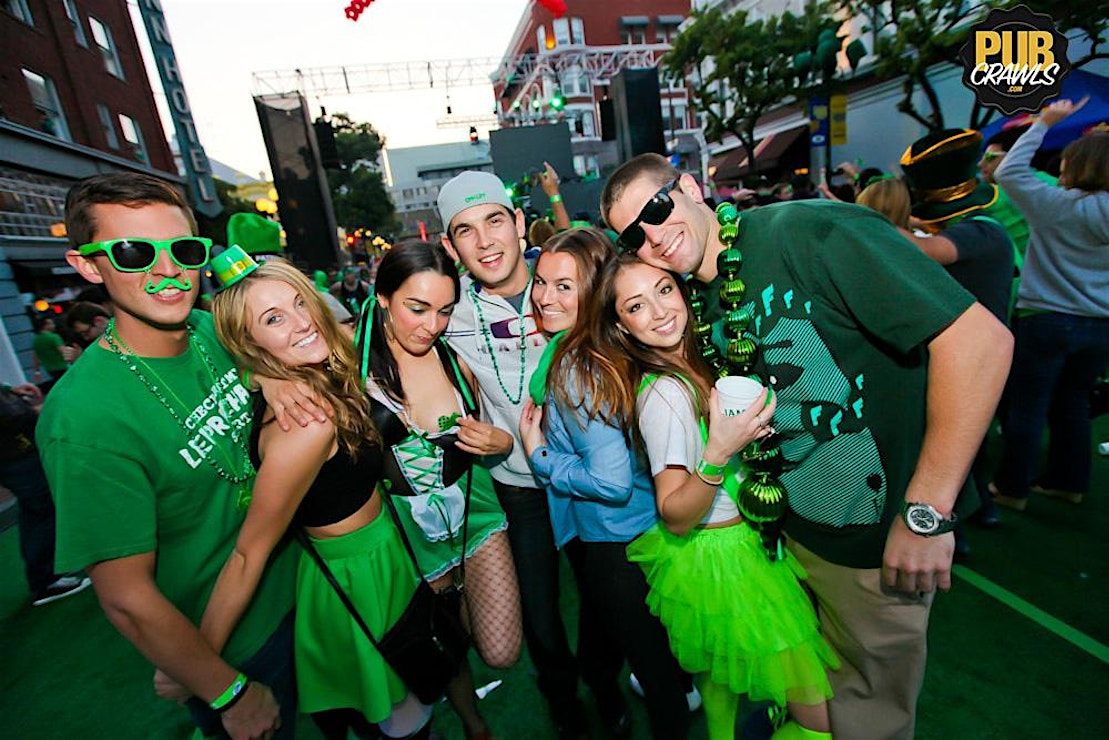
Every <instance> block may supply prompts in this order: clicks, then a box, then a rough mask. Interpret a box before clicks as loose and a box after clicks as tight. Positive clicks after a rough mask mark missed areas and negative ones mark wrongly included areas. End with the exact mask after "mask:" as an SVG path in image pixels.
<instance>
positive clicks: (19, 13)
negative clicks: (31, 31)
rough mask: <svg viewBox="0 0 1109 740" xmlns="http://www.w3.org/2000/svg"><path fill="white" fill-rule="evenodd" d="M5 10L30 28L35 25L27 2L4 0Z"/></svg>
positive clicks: (22, 0)
mask: <svg viewBox="0 0 1109 740" xmlns="http://www.w3.org/2000/svg"><path fill="white" fill-rule="evenodd" d="M4 8H5V9H6V10H7V11H8V12H9V13H11V14H12V15H14V16H15V17H16V18H18V19H19V20H21V21H23V22H24V23H26V24H27V25H28V26H33V25H35V19H34V17H33V16H32V15H31V8H29V7H28V6H27V0H4Z"/></svg>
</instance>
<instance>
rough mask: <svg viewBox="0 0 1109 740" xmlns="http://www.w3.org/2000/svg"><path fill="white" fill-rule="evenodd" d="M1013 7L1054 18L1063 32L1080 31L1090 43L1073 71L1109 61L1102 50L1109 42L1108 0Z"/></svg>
mask: <svg viewBox="0 0 1109 740" xmlns="http://www.w3.org/2000/svg"><path fill="white" fill-rule="evenodd" d="M1008 5H1009V6H1012V5H1027V6H1028V7H1029V8H1031V9H1032V10H1033V11H1034V12H1036V13H1043V14H1045V15H1048V16H1051V18H1052V20H1054V21H1055V27H1056V28H1058V29H1059V31H1060V32H1062V33H1070V32H1071V31H1074V30H1078V31H1081V32H1082V36H1081V37H1079V38H1085V40H1087V41H1089V43H1090V50H1089V52H1087V53H1086V55H1085V56H1082V57H1079V58H1078V59H1076V60H1074V62H1072V63H1071V66H1072V69H1078V68H1080V67H1084V66H1086V65H1087V64H1089V63H1090V62H1092V61H1094V60H1095V59H1109V51H1102V50H1101V49H1100V48H1099V47H1101V45H1102V44H1106V43H1109V38H1106V35H1107V33H1109V2H1106V0H1009V2H1008Z"/></svg>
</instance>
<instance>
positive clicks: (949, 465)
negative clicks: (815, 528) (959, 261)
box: [882, 303, 1013, 592]
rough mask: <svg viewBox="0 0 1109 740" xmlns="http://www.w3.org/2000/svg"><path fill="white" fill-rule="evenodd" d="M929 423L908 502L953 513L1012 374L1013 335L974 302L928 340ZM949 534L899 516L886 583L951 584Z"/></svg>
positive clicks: (913, 587) (917, 587)
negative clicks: (919, 530) (928, 533)
mask: <svg viewBox="0 0 1109 740" xmlns="http://www.w3.org/2000/svg"><path fill="white" fill-rule="evenodd" d="M928 352H929V360H928V397H927V427H926V429H925V432H924V442H923V444H922V445H921V450H920V458H919V459H918V460H917V467H916V470H915V472H914V473H913V477H912V479H911V480H910V481H909V485H908V488H907V489H906V491H905V500H906V501H910V502H913V503H926V504H931V505H932V506H933V507H935V508H936V510H937V511H939V512H940V513H941V514H944V515H945V516H947V515H950V513H951V510H952V509H953V508H954V506H955V499H956V497H957V496H958V495H959V491H960V490H961V489H962V487H963V483H964V482H965V481H966V478H967V474H968V473H969V471H970V466H971V463H972V462H973V460H974V456H975V454H976V453H977V452H978V448H979V446H980V445H981V444H982V438H983V437H984V436H985V433H986V430H987V428H988V427H989V424H990V420H991V419H992V418H993V415H994V411H995V410H996V408H997V401H998V399H999V398H1000V397H1001V390H1002V388H1004V386H1005V379H1006V378H1007V377H1008V374H1009V364H1010V362H1011V361H1012V358H1013V335H1012V334H1010V333H1009V330H1008V329H1006V328H1005V326H1004V325H1003V324H1002V323H1001V322H1000V321H998V320H997V319H996V318H994V316H993V315H992V314H991V313H990V312H989V311H988V310H986V309H985V308H984V307H983V306H982V305H981V304H979V303H975V304H973V305H972V306H971V307H970V308H969V309H967V310H966V311H965V312H964V313H963V314H962V315H960V316H959V318H957V319H956V320H955V321H954V322H953V323H952V324H951V325H949V326H948V327H947V328H946V329H944V330H943V331H941V332H940V333H939V334H937V335H936V336H935V337H934V338H933V339H932V341H931V342H929V343H928ZM953 552H954V537H953V535H952V534H950V533H948V534H945V535H940V536H938V537H921V536H920V535H916V534H913V533H912V532H910V531H909V529H908V527H906V526H905V523H904V521H903V520H902V519H901V517H900V516H898V517H897V518H896V519H895V520H894V522H893V526H892V527H891V528H890V534H889V538H888V540H887V541H886V551H885V556H884V558H883V565H882V575H883V578H884V580H885V583H886V585H888V586H890V587H894V588H897V589H899V590H902V591H906V592H916V591H932V590H933V589H935V588H936V587H937V586H938V587H939V588H941V589H943V590H945V591H946V590H947V589H948V588H950V587H951V557H952V554H953Z"/></svg>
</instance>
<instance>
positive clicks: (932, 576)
mask: <svg viewBox="0 0 1109 740" xmlns="http://www.w3.org/2000/svg"><path fill="white" fill-rule="evenodd" d="M648 204H650V207H648V208H645V206H648ZM601 211H602V214H603V215H604V217H605V220H606V221H607V222H608V224H609V225H610V226H611V227H612V228H613V229H615V230H616V231H617V232H619V233H620V240H619V243H620V247H621V248H622V249H624V250H626V251H627V250H632V249H634V250H635V251H636V253H637V254H638V255H639V257H640V259H642V260H643V261H645V262H647V263H649V264H652V265H655V266H657V267H660V268H663V269H666V270H671V271H673V272H676V273H679V274H682V275H691V276H693V277H695V278H697V279H698V280H701V281H703V282H705V283H708V284H709V289H708V290H707V291H705V295H706V297H707V301H706V302H707V304H708V305H706V307H705V317H704V318H705V319H706V320H708V321H710V322H714V323H715V324H717V326H715V327H714V332H713V333H714V336H715V337H716V338H717V339H718V340H719V337H720V336H721V333H720V331H719V324H720V323H722V322H721V320H720V319H721V318H722V312H721V309H720V306H719V305H718V301H717V290H716V288H717V287H718V285H719V284H720V283H721V282H722V278H721V276H719V275H718V273H717V256H718V255H719V254H720V253H721V252H722V251H723V249H724V245H723V244H722V243H721V241H720V239H719V233H720V226H719V225H718V223H717V220H716V218H715V215H714V213H713V211H712V210H711V209H710V208H709V207H708V206H707V205H705V203H704V199H703V197H702V194H701V190H700V187H699V185H698V184H697V182H696V181H695V180H694V179H693V178H692V177H690V176H689V175H680V176H679V173H678V172H677V170H675V169H674V168H673V167H672V166H671V165H670V164H669V162H667V161H666V160H665V159H663V158H662V157H659V156H658V155H652V154H648V155H641V156H639V157H637V158H635V159H633V160H631V161H629V162H628V163H626V164H624V165H623V166H622V167H620V168H619V169H617V170H616V172H614V173H613V175H612V176H611V177H610V178H609V181H608V183H607V185H606V187H605V190H604V193H603V194H602V201H601ZM735 246H736V247H738V248H739V249H740V250H741V252H742V254H743V265H742V269H741V270H740V273H739V276H740V278H741V279H742V280H743V281H744V283H746V286H747V292H746V296H747V297H748V303H747V304H746V306H747V307H748V308H749V309H750V310H751V312H752V316H753V320H752V321H751V323H750V330H751V331H752V332H753V333H754V335H755V336H756V338H757V340H758V343H759V346H760V347H761V348H762V350H761V353H760V358H759V364H760V368H759V369H760V371H761V374H762V376H763V377H764V378H765V379H767V380H768V381H769V383H770V385H771V386H772V387H773V388H774V390H775V391H776V392H777V394H778V406H777V411H776V413H775V415H774V427H775V429H777V430H778V431H779V432H780V433H781V436H782V444H781V449H782V453H783V457H784V459H785V466H784V469H783V473H782V476H781V479H782V482H783V483H784V484H785V487H786V489H787V490H788V495H789V506H790V510H789V513H788V514H787V517H786V521H785V532H786V534H787V536H788V538H789V548H790V550H791V551H792V552H793V553H794V555H795V556H796V557H797V558H798V560H799V561H800V562H801V564H802V565H803V566H804V567H805V568H806V570H807V571H808V573H809V581H808V584H809V586H810V587H811V589H812V591H813V593H814V594H815V596H816V599H817V602H818V612H819V615H820V618H821V626H822V630H823V632H824V635H825V636H826V637H827V638H828V640H829V641H830V642H831V643H832V644H833V645H834V646H835V647H836V649H837V651H839V653H840V654H841V656H842V657H843V667H842V668H841V669H840V670H839V671H837V672H836V673H835V674H834V675H833V676H832V677H831V678H832V686H833V689H834V690H835V697H834V698H833V699H832V702H831V704H830V711H831V719H832V732H833V734H835V735H836V736H839V737H850V738H853V739H865V738H876V739H877V738H883V739H885V738H911V737H912V735H913V728H914V720H915V711H916V697H917V694H918V693H919V691H920V686H921V683H922V682H923V678H924V664H925V651H926V631H927V624H928V612H929V608H930V606H931V600H932V596H933V592H934V591H935V589H937V588H939V589H942V590H947V589H948V588H949V587H950V584H951V559H952V553H953V550H954V541H953V536H952V535H951V534H950V528H951V526H952V524H951V522H952V520H954V519H955V518H956V516H957V514H956V511H962V507H961V506H959V505H957V503H956V500H957V498H958V497H959V494H960V491H961V489H962V487H963V484H964V482H965V481H966V479H967V472H968V470H969V469H970V464H971V460H972V459H973V457H974V453H975V451H976V450H977V449H978V446H979V443H980V442H981V440H982V437H983V435H984V434H985V431H986V428H987V425H988V423H989V420H990V418H991V417H992V415H993V411H994V407H995V406H996V404H997V400H998V397H999V396H1000V394H1001V389H1002V386H1003V385H1004V382H1005V377H1006V374H1007V373H1008V369H1009V362H1010V359H1011V354H1012V337H1011V335H1010V334H1009V332H1008V330H1006V329H1005V327H1004V326H1003V325H1002V324H1001V323H1000V322H999V321H998V320H997V319H996V318H994V317H993V315H991V314H990V312H989V311H987V310H986V309H985V308H983V307H982V306H981V305H980V304H978V303H976V302H975V301H974V299H973V297H972V296H970V294H969V293H967V292H966V291H964V290H963V289H962V288H961V287H959V285H958V284H957V283H955V281H954V280H952V279H951V278H950V276H948V275H947V274H946V273H945V272H944V271H943V268H942V267H940V266H939V265H938V264H936V263H935V262H933V261H932V260H930V259H929V258H928V257H926V256H924V255H923V254H921V253H920V251H919V250H918V249H917V248H916V247H914V246H913V245H912V244H910V243H909V242H908V241H906V240H905V239H904V238H903V237H901V236H900V235H899V234H898V233H897V231H896V230H895V229H894V227H893V226H892V225H890V224H889V223H888V222H887V221H886V220H885V219H884V218H883V217H881V216H879V215H878V214H876V213H874V212H872V211H869V210H868V209H865V208H861V207H859V206H854V205H847V204H841V203H830V202H823V201H812V200H809V201H802V202H796V203H781V204H775V205H770V206H763V207H759V208H755V209H753V210H751V211H745V212H744V213H743V214H742V216H741V219H740V222H739V236H738V237H737V238H736V240H735ZM960 503H962V502H960ZM969 503H970V504H971V505H972V504H973V502H969ZM926 535H931V536H926Z"/></svg>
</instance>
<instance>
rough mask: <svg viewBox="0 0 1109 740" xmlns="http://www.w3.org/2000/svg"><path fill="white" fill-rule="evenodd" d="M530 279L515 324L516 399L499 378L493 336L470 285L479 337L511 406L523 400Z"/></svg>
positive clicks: (472, 286) (475, 291)
mask: <svg viewBox="0 0 1109 740" xmlns="http://www.w3.org/2000/svg"><path fill="white" fill-rule="evenodd" d="M531 281H532V278H530V277H529V278H528V284H527V287H526V288H524V300H522V301H520V308H519V311H518V315H517V322H518V324H519V326H520V378H519V384H518V385H517V388H516V398H513V397H512V394H511V393H509V392H508V387H507V386H505V384H504V380H503V379H502V378H501V366H500V365H499V364H498V363H497V351H496V350H495V349H494V348H493V335H492V333H491V332H490V331H489V325H488V324H486V323H485V313H484V312H483V311H482V310H481V301H479V300H478V297H477V289H476V288H475V287H474V283H470V290H469V294H470V302H471V303H473V304H474V318H475V320H476V321H477V324H478V326H480V327H481V336H482V338H483V339H484V340H485V348H486V349H487V350H489V360H490V362H492V363H493V373H494V374H495V375H496V376H497V384H498V385H499V386H500V387H501V391H502V392H503V393H504V396H505V398H507V399H508V402H509V403H511V404H512V405H513V406H516V405H519V403H520V401H521V400H522V399H523V398H524V376H526V375H527V366H526V364H525V358H526V355H527V346H528V331H527V323H526V322H525V321H524V316H525V313H526V311H527V301H528V296H529V295H530V293H531Z"/></svg>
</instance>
